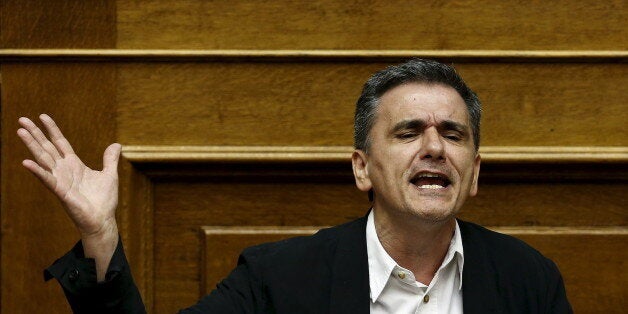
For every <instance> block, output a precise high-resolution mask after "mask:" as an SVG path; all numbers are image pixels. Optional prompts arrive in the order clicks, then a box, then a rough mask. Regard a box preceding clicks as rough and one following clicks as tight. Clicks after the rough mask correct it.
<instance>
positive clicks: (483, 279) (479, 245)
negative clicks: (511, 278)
mask: <svg viewBox="0 0 628 314" xmlns="http://www.w3.org/2000/svg"><path fill="white" fill-rule="evenodd" d="M458 225H459V226H460V233H461V235H462V246H463V248H464V255H465V256H464V259H465V262H464V271H463V272H462V307H463V310H464V313H491V312H495V311H497V303H496V302H497V301H496V300H497V296H498V295H499V292H498V288H497V285H496V282H495V280H492V279H494V278H495V271H494V270H493V267H492V266H491V265H490V262H489V259H488V258H487V256H489V253H488V250H487V247H486V245H485V241H484V239H482V237H481V236H480V233H479V231H478V230H476V229H477V228H481V227H479V226H476V225H474V224H471V223H468V222H465V221H462V220H458Z"/></svg>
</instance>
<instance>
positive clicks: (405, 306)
mask: <svg viewBox="0 0 628 314" xmlns="http://www.w3.org/2000/svg"><path fill="white" fill-rule="evenodd" d="M366 249H367V254H368V263H369V284H370V289H371V302H370V305H371V313H378V314H379V313H451V314H455V313H462V268H463V265H464V254H463V250H462V238H461V236H460V228H459V227H458V222H457V221H456V229H455V231H454V235H453V237H452V239H451V243H450V244H449V249H448V250H447V254H446V255H445V259H444V260H443V263H442V264H441V266H440V267H439V268H438V270H437V271H436V274H435V275H434V278H433V279H432V282H430V285H429V286H426V285H424V284H422V283H420V282H418V281H416V279H415V277H414V274H413V273H412V272H411V271H409V270H407V269H405V268H403V267H401V266H399V265H397V263H396V262H395V261H394V260H393V259H392V257H390V255H388V253H387V252H386V250H384V247H382V244H381V242H379V238H378V237H377V231H376V230H375V218H374V210H371V212H370V213H369V216H368V220H367V223H366Z"/></svg>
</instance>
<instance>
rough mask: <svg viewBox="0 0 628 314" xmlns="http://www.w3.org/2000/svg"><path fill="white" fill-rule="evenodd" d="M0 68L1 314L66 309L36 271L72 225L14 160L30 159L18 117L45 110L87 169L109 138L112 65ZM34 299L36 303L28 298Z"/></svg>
mask: <svg viewBox="0 0 628 314" xmlns="http://www.w3.org/2000/svg"><path fill="white" fill-rule="evenodd" d="M0 70H1V71H2V80H3V82H2V105H3V106H2V140H1V143H2V159H1V160H2V181H1V182H2V199H1V201H2V212H1V215H2V216H1V219H2V252H1V253H2V268H1V269H2V290H1V293H2V294H1V296H2V305H1V307H2V309H1V311H2V312H3V313H38V312H42V311H43V309H44V308H45V309H46V310H45V312H47V313H67V312H68V311H69V307H68V305H67V303H66V301H65V298H64V296H63V293H62V291H61V289H60V288H59V286H58V285H57V284H56V283H54V282H49V283H44V282H43V277H42V270H43V269H44V268H46V267H48V266H49V265H50V264H51V263H52V262H54V260H55V259H56V258H58V257H59V256H61V255H62V254H63V253H64V252H66V251H67V250H68V249H70V248H71V247H72V246H73V245H74V243H75V242H76V241H77V239H78V237H79V235H78V232H77V231H76V230H75V229H74V227H73V226H72V223H71V222H70V220H69V218H68V217H67V215H66V214H65V212H64V210H63V208H62V207H61V205H60V203H59V202H58V201H57V200H56V198H55V197H54V196H53V195H52V194H51V193H50V192H49V191H47V190H46V189H45V188H44V187H43V186H42V185H41V183H40V182H39V181H38V180H37V179H36V178H35V177H34V176H32V175H31V174H30V173H29V172H28V171H27V170H26V169H24V168H23V167H22V165H21V162H22V160H23V159H25V158H31V157H30V156H31V155H30V153H29V152H28V150H27V149H26V148H25V147H24V146H23V144H22V143H21V141H20V139H19V138H18V137H17V135H16V133H15V132H16V131H17V129H18V124H17V119H18V118H19V117H21V116H27V117H30V118H31V119H33V120H35V121H38V119H37V116H38V115H39V114H40V113H43V112H46V113H48V114H50V115H51V116H52V117H53V118H54V119H55V120H56V121H57V123H58V125H59V126H60V128H61V129H62V131H64V132H65V134H66V135H67V137H68V139H69V140H70V142H71V143H73V144H74V149H75V151H76V153H77V154H78V155H79V156H81V158H82V159H83V161H84V162H85V163H86V164H87V165H89V166H91V167H94V168H99V169H100V167H102V153H103V151H104V149H105V148H106V147H107V145H108V144H109V143H111V142H113V141H114V140H115V117H114V114H115V102H114V101H113V100H114V98H113V97H112V95H114V90H115V83H114V82H115V71H114V69H112V68H111V67H110V66H107V65H104V64H91V63H83V64H63V65H60V64H6V63H3V64H2V67H1V68H0ZM33 300H37V302H33Z"/></svg>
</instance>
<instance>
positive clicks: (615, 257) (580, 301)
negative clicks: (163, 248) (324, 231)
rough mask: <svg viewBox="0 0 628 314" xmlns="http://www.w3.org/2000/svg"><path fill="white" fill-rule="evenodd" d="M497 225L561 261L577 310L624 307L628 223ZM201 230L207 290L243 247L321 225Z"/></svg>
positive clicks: (608, 310) (620, 309)
mask: <svg viewBox="0 0 628 314" xmlns="http://www.w3.org/2000/svg"><path fill="white" fill-rule="evenodd" d="M496 229H497V230H499V231H500V232H504V231H505V233H506V234H510V235H512V236H515V237H517V238H520V239H522V240H524V241H526V242H527V243H528V244H530V245H532V246H533V247H535V248H536V249H538V250H539V251H540V252H541V253H543V254H544V255H545V256H547V257H548V258H550V259H552V260H553V261H554V262H555V263H556V264H557V265H558V267H559V269H560V270H561V273H562V275H563V278H564V281H565V287H566V289H567V295H568V298H569V300H570V302H571V305H572V306H573V309H574V312H575V313H623V306H622V305H625V299H624V298H625V293H626V288H625V287H624V283H625V282H626V280H628V274H626V272H621V271H620V272H619V273H618V272H617V270H620V269H624V268H625V267H626V258H628V241H627V240H628V230H627V229H625V228H624V229H616V228H598V229H573V228H568V229H559V231H558V232H553V230H552V228H541V229H538V228H517V229H504V228H501V229H500V228H496ZM201 230H202V232H201V236H202V237H203V238H204V242H203V245H204V247H203V254H204V262H205V263H206V264H205V265H204V267H207V268H206V269H204V272H205V273H206V275H205V277H204V278H205V280H206V282H205V284H203V285H202V289H203V288H204V289H205V290H202V291H203V294H207V293H209V292H210V291H211V290H212V289H213V288H214V287H215V284H216V283H217V282H218V281H219V280H221V279H222V278H224V277H225V276H226V275H227V274H228V273H229V272H230V270H231V269H233V268H234V267H235V265H236V261H237V258H236V257H235V256H237V254H239V253H240V252H241V251H242V250H243V249H244V248H246V247H248V246H251V245H255V244H259V243H263V242H268V241H278V240H281V239H285V238H288V237H293V236H297V235H304V233H308V230H309V233H310V234H312V233H314V232H315V231H316V230H318V228H317V227H311V228H301V229H297V230H291V229H290V228H286V227H257V228H255V227H249V228H247V227H233V228H220V227H218V228H216V227H203V228H202V229H201ZM269 230H274V231H275V232H272V233H271V232H269ZM295 231H296V232H295ZM601 265H604V267H600V266H601ZM592 269H594V270H595V271H592Z"/></svg>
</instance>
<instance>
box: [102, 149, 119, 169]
mask: <svg viewBox="0 0 628 314" xmlns="http://www.w3.org/2000/svg"><path fill="white" fill-rule="evenodd" d="M121 150H122V145H120V144H118V143H113V144H111V145H109V147H107V149H105V153H104V154H103V157H102V163H103V169H102V170H103V171H104V172H106V173H108V174H110V175H114V176H117V175H118V161H119V160H120V151H121Z"/></svg>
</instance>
